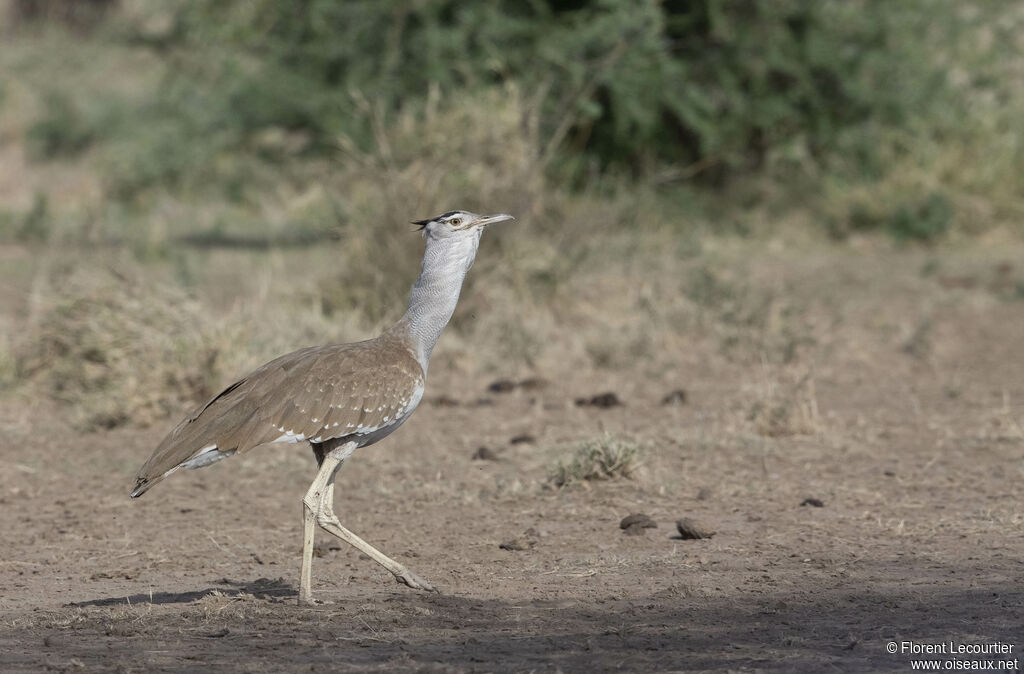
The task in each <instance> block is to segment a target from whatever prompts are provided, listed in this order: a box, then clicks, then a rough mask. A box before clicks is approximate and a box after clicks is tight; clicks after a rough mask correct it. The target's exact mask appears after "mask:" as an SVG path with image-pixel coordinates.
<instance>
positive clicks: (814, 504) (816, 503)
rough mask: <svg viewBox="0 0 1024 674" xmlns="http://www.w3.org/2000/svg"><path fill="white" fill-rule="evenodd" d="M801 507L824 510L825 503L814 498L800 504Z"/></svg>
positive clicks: (806, 499)
mask: <svg viewBox="0 0 1024 674" xmlns="http://www.w3.org/2000/svg"><path fill="white" fill-rule="evenodd" d="M800 505H802V506H811V507H813V508H824V507H825V502H824V501H822V500H821V499H820V498H814V497H813V496H812V497H810V498H805V499H804V500H803V501H801V502H800Z"/></svg>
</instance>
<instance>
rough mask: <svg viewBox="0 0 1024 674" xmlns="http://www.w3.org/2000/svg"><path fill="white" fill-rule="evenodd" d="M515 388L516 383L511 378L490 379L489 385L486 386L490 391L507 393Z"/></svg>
mask: <svg viewBox="0 0 1024 674" xmlns="http://www.w3.org/2000/svg"><path fill="white" fill-rule="evenodd" d="M515 388H516V383H515V382H514V381H512V380H511V379H498V380H496V381H492V382H491V385H490V386H488V387H487V390H488V391H490V392H491V393H508V392H509V391H513V390H515Z"/></svg>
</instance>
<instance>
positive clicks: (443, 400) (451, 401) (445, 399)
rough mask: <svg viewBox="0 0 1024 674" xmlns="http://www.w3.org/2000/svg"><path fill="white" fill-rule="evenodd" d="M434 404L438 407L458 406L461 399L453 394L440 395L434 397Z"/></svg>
mask: <svg viewBox="0 0 1024 674" xmlns="http://www.w3.org/2000/svg"><path fill="white" fill-rule="evenodd" d="M434 404H435V405H437V406H438V407H458V406H459V401H458V400H456V399H455V398H452V397H451V396H446V395H440V396H438V397H436V398H434Z"/></svg>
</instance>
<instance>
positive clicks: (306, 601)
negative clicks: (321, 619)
mask: <svg viewBox="0 0 1024 674" xmlns="http://www.w3.org/2000/svg"><path fill="white" fill-rule="evenodd" d="M333 603H334V602H333V601H331V600H330V599H314V598H313V597H299V606H327V605H329V604H333Z"/></svg>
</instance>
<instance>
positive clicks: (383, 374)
mask: <svg viewBox="0 0 1024 674" xmlns="http://www.w3.org/2000/svg"><path fill="white" fill-rule="evenodd" d="M506 220H514V218H513V217H512V216H511V215H508V214H507V213H498V214H496V215H477V214H475V213H471V212H469V211H462V210H456V211H448V212H446V213H443V214H441V215H438V216H436V217H433V218H429V219H426V220H414V221H413V222H412V224H414V225H417V226H418V227H419V230H420V231H421V232H422V234H423V237H424V239H425V245H424V253H423V261H422V266H421V270H420V275H419V278H418V279H417V280H416V283H415V284H414V285H413V287H412V291H411V292H410V295H409V304H408V309H407V310H406V312H405V314H404V315H403V316H402V318H401V319H400V320H399V321H398V322H397V323H395V324H394V325H393V326H391V327H390V328H388V329H386V330H385V331H384V332H383V333H382V334H381V335H380V336H378V337H375V338H373V339H369V340H366V341H362V342H354V343H350V344H329V345H324V346H312V347H308V348H305V349H300V350H298V351H294V352H292V353H289V354H287V355H284V356H281V357H279V358H276V359H274V360H272V361H270V362H269V363H266V364H265V365H263V366H261V367H259V368H257V369H255V370H253V371H252V372H251V373H250V374H248V375H246V376H244V377H242V378H241V379H239V380H238V381H236V382H234V383H233V384H231V385H230V386H228V387H227V388H225V389H224V390H223V391H221V392H220V393H218V394H217V395H215V396H214V397H213V398H211V399H210V400H209V401H207V402H205V403H203V404H202V405H200V406H199V407H197V408H196V409H195V410H193V411H192V413H191V414H189V415H188V416H187V417H186V418H185V419H184V420H182V421H181V423H179V424H178V425H177V426H175V427H174V429H173V430H171V432H170V433H168V434H167V436H166V437H165V438H164V439H163V441H162V442H160V444H159V445H158V446H157V448H156V449H155V450H154V451H153V454H152V456H150V457H149V460H147V461H146V463H145V464H144V465H143V466H142V468H140V469H139V472H138V474H137V476H136V478H135V487H134V488H133V489H132V491H131V497H132V498H133V499H134V498H138V497H140V496H142V495H143V494H144V493H146V491H148V490H149V489H150V488H152V487H153V485H155V484H156V483H158V482H160V481H161V480H163V479H164V478H166V477H168V476H169V475H171V474H172V473H174V472H176V471H177V470H178V469H180V468H189V469H194V468H202V467H204V466H209V465H211V464H213V463H216V462H218V461H221V460H222V459H226V458H227V457H229V456H233V455H235V454H242V453H244V452H247V451H249V450H251V449H253V448H255V447H258V446H261V445H266V444H270V443H293V444H298V443H307V444H308V445H309V446H310V447H311V448H312V450H313V455H314V457H315V458H316V463H317V469H318V470H317V474H316V477H315V479H314V480H313V482H312V484H311V485H310V487H309V490H308V491H307V492H306V494H305V496H303V498H302V510H303V518H302V567H301V572H300V577H299V598H298V599H299V603H300V604H305V605H309V604H313V603H314V600H313V592H312V559H313V537H314V534H315V532H316V527H317V526H319V527H320V528H321V529H323V530H324V531H326V532H328V533H330V534H332V535H334V536H336V537H338V538H339V539H341V540H342V541H345V542H346V543H349V544H351V545H352V546H354V547H355V548H357V549H358V550H359V551H361V552H362V553H364V554H366V555H367V556H368V557H370V558H371V559H372V560H374V561H375V562H377V563H378V564H380V565H381V566H383V567H384V568H385V569H387V570H388V571H390V572H391V573H392V574H393V575H394V577H395V579H396V580H397V581H398V582H399V583H403V584H405V585H407V586H409V587H411V588H413V589H419V590H426V591H432V592H436V591H437V589H436V588H435V587H434V586H433V585H431V584H430V583H428V582H427V581H425V580H424V579H423V578H421V577H420V576H418V575H416V574H415V573H413V572H412V571H410V570H409V569H408V568H407V567H406V566H404V565H402V564H400V563H398V562H396V561H394V560H393V559H391V558H390V557H388V556H387V555H385V554H384V553H382V552H380V551H379V550H377V549H376V548H374V547H373V546H372V545H370V544H369V543H367V542H366V541H364V540H363V539H361V538H360V537H358V536H356V535H355V534H354V533H352V532H351V531H349V530H348V529H346V528H345V527H344V526H342V524H341V522H340V521H339V520H338V517H337V516H336V515H335V513H334V480H335V476H336V475H337V473H338V470H339V468H341V465H342V464H343V463H344V462H345V460H346V459H348V458H349V456H351V455H352V453H353V452H354V451H355V450H357V449H359V448H361V447H366V446H368V445H372V444H374V443H375V442H378V441H379V440H382V439H383V438H385V437H386V436H388V435H390V434H391V433H393V432H395V431H396V430H397V429H398V427H399V426H401V425H402V424H403V423H405V421H406V420H407V419H408V418H409V416H410V415H411V414H412V413H413V412H414V411H415V410H416V407H417V406H418V405H419V403H420V401H421V400H422V399H423V392H424V389H425V386H426V378H427V369H428V367H429V365H430V356H431V353H433V350H434V346H435V345H436V344H437V341H438V339H439V338H440V336H441V332H442V331H443V330H444V328H445V326H446V325H447V324H448V321H449V320H450V319H451V317H452V314H453V313H454V311H455V306H456V304H457V303H458V300H459V295H460V293H461V291H462V283H463V281H464V279H465V277H466V273H467V272H468V271H469V268H470V267H471V266H472V265H473V261H474V260H475V258H476V253H477V248H478V247H479V245H480V237H481V235H482V234H483V232H484V230H485V229H486V228H487V227H488V226H489V225H493V224H495V223H498V222H504V221H506Z"/></svg>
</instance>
